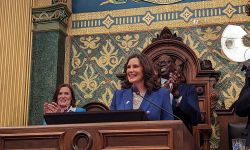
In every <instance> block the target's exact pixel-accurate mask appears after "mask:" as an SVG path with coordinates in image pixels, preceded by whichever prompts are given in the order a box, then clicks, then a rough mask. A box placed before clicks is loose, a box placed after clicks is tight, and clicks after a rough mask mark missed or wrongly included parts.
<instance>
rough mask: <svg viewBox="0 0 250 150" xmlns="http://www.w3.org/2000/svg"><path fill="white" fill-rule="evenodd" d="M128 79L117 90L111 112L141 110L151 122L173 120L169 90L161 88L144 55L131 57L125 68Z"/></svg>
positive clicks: (150, 64)
mask: <svg viewBox="0 0 250 150" xmlns="http://www.w3.org/2000/svg"><path fill="white" fill-rule="evenodd" d="M124 73H126V79H125V81H124V82H123V84H122V89H121V90H116V91H115V92H114V96H113V99H112V102H111V106H110V110H131V109H141V110H144V111H145V112H146V113H147V117H148V119H149V120H173V119H174V117H173V115H172V113H173V112H172V107H171V105H170V95H169V94H170V93H169V90H168V89H165V88H161V86H160V84H159V82H158V80H157V79H158V78H157V74H156V71H155V69H154V68H153V65H152V63H151V61H150V60H149V59H148V57H147V56H146V55H144V54H133V55H131V56H130V57H129V58H128V60H127V62H126V64H125V66H124Z"/></svg>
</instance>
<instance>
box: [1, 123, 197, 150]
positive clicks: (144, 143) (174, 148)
mask: <svg viewBox="0 0 250 150" xmlns="http://www.w3.org/2000/svg"><path fill="white" fill-rule="evenodd" d="M194 146H195V144H194V139H193V137H192V135H191V134H190V132H189V131H188V130H187V128H186V127H185V125H184V124H183V123H182V121H179V120H172V121H136V122H109V123H86V124H67V125H48V126H27V127H6V128H0V149H1V150H5V149H8V150H11V149H18V150H20V149H39V150H59V149H60V150H71V149H73V150H99V149H105V150H107V149H109V150H111V149H116V150H132V149H143V150H145V149H164V150H184V149H185V150H194V149H195V148H194Z"/></svg>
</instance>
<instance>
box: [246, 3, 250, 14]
mask: <svg viewBox="0 0 250 150" xmlns="http://www.w3.org/2000/svg"><path fill="white" fill-rule="evenodd" d="M246 13H247V15H248V16H250V1H248V2H247V5H246Z"/></svg>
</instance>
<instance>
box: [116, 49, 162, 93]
mask: <svg viewBox="0 0 250 150" xmlns="http://www.w3.org/2000/svg"><path fill="white" fill-rule="evenodd" d="M132 58H138V59H139V62H140V64H141V66H142V74H143V79H144V85H145V87H146V89H147V90H148V92H152V91H154V90H157V89H159V88H160V87H161V86H160V84H159V82H157V81H158V80H157V74H156V70H154V67H153V63H152V62H151V61H150V60H149V59H148V57H147V56H146V55H145V54H138V53H135V54H132V55H130V56H129V57H128V60H127V62H126V63H125V65H124V73H127V66H128V62H129V61H130V59H132ZM121 86H122V88H125V89H126V88H130V87H131V86H132V83H130V82H129V81H128V78H127V76H126V79H125V81H124V82H122V85H121Z"/></svg>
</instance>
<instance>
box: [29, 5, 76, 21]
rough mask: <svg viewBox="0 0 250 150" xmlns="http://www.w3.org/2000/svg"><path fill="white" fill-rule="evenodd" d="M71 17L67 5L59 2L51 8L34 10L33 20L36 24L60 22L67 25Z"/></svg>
mask: <svg viewBox="0 0 250 150" xmlns="http://www.w3.org/2000/svg"><path fill="white" fill-rule="evenodd" d="M64 1H65V0H64ZM70 15H71V12H70V11H69V9H68V7H67V5H66V4H62V3H59V2H58V3H57V4H56V3H55V5H51V6H49V7H45V8H33V9H32V19H33V22H34V23H39V22H48V21H60V22H61V23H63V24H64V25H67V24H68V19H69V17H70Z"/></svg>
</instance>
